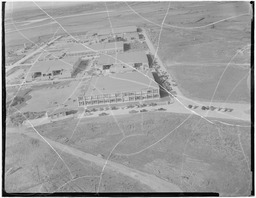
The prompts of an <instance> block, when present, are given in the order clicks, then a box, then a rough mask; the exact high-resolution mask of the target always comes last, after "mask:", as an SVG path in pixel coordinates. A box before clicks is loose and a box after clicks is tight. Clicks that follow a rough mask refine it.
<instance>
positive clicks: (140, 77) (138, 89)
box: [78, 72, 160, 106]
mask: <svg viewBox="0 0 256 198" xmlns="http://www.w3.org/2000/svg"><path fill="white" fill-rule="evenodd" d="M158 98H160V92H159V86H158V84H157V83H156V82H155V80H154V77H153V75H152V73H151V72H150V73H148V74H143V73H140V72H127V73H117V74H113V75H109V76H100V77H95V78H93V79H92V81H91V83H90V86H89V88H88V90H87V92H86V93H85V94H84V95H83V96H79V97H78V106H93V105H103V104H113V103H124V102H132V101H133V102H135V101H142V100H152V99H158Z"/></svg>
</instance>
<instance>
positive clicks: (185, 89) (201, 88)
mask: <svg viewBox="0 0 256 198" xmlns="http://www.w3.org/2000/svg"><path fill="white" fill-rule="evenodd" d="M224 69H225V67H204V66H172V67H169V68H168V72H169V73H170V74H172V76H173V77H174V79H175V80H176V82H177V84H178V86H179V88H180V89H181V91H182V93H183V94H184V95H185V96H187V97H189V98H194V99H199V100H207V101H209V100H211V98H212V96H213V93H214V90H215V88H216V86H217V85H218V81H219V79H220V77H221V74H222V72H223V71H224ZM247 74H248V70H246V69H241V68H239V67H228V69H227V70H226V71H225V73H224V75H223V77H222V79H221V81H220V83H219V86H218V88H217V90H216V93H215V96H214V98H213V101H225V100H226V99H227V97H228V96H229V95H230V93H231V91H232V89H233V88H234V87H235V86H236V84H237V83H238V82H239V81H240V80H241V79H242V78H243V77H244V76H245V75H247ZM246 80H247V78H245V79H244V80H243V81H242V82H241V83H240V84H239V85H238V86H237V88H236V89H235V90H234V91H233V93H232V94H231V95H230V97H229V100H228V101H227V102H249V101H250V93H249V89H248V87H247V81H246Z"/></svg>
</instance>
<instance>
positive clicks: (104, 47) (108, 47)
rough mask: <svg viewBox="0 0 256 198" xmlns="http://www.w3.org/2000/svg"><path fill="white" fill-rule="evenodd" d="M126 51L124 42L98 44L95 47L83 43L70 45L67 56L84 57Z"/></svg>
mask: <svg viewBox="0 0 256 198" xmlns="http://www.w3.org/2000/svg"><path fill="white" fill-rule="evenodd" d="M123 51H124V43H123V42H111V43H96V44H93V45H87V46H85V45H83V44H81V43H73V44H71V45H70V47H69V49H68V51H67V52H66V56H84V55H90V54H96V53H107V54H112V53H115V52H117V53H120V52H123Z"/></svg>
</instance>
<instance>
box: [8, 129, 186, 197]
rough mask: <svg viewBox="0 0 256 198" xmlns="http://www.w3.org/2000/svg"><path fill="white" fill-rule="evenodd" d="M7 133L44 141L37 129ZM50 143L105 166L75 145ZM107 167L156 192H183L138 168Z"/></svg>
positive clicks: (13, 130)
mask: <svg viewBox="0 0 256 198" xmlns="http://www.w3.org/2000/svg"><path fill="white" fill-rule="evenodd" d="M6 131H7V134H8V133H23V134H25V135H27V136H29V137H31V138H35V139H38V140H40V141H44V140H43V139H42V138H41V137H40V136H39V135H38V134H37V133H36V132H35V131H32V132H30V131H26V129H22V128H7V130H6ZM44 138H45V137H44ZM45 139H46V141H48V143H50V144H51V145H52V146H53V147H54V148H56V149H58V150H61V151H64V152H65V153H68V154H70V155H74V156H76V157H79V158H81V159H83V160H86V161H90V162H93V163H95V164H96V165H97V166H100V167H103V166H104V164H105V162H106V160H105V159H102V158H100V157H97V156H94V155H91V154H89V153H85V152H83V151H80V150H78V149H75V148H73V147H70V146H67V145H64V144H61V143H59V142H56V141H53V140H50V139H48V138H45ZM106 169H110V170H112V171H115V172H118V173H121V174H123V175H125V176H128V177H131V178H133V179H134V180H137V181H139V182H140V183H142V184H144V185H147V186H148V187H150V188H151V189H152V190H154V191H156V192H182V191H181V189H180V188H179V187H178V186H176V185H174V184H172V183H170V182H168V181H165V180H163V179H160V178H159V177H156V176H155V175H151V174H148V173H145V172H142V171H139V170H136V169H132V168H129V167H127V166H124V165H122V164H119V163H116V162H112V161H108V163H107V165H106Z"/></svg>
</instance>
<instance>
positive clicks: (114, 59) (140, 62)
mask: <svg viewBox="0 0 256 198" xmlns="http://www.w3.org/2000/svg"><path fill="white" fill-rule="evenodd" d="M97 65H98V66H99V67H100V68H101V69H102V70H106V69H110V70H115V69H120V68H123V69H128V70H133V68H135V69H139V68H142V69H146V68H148V67H149V65H148V58H147V55H146V53H145V52H144V51H136V52H125V53H118V54H117V56H115V55H112V56H109V55H105V54H101V55H100V57H99V58H98V60H97ZM128 65H130V66H128Z"/></svg>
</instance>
